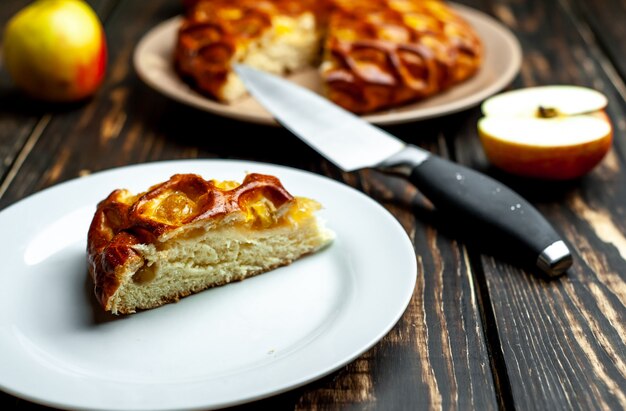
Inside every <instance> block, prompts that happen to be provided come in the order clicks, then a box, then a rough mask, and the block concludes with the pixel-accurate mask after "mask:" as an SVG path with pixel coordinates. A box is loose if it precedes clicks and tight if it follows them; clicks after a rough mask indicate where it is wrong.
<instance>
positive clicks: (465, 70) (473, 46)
mask: <svg viewBox="0 0 626 411" xmlns="http://www.w3.org/2000/svg"><path fill="white" fill-rule="evenodd" d="M307 11H311V12H313V13H314V14H315V16H316V24H317V25H318V26H319V27H322V28H325V29H326V31H327V35H326V38H325V41H324V42H323V45H321V49H322V50H321V51H322V53H323V64H322V66H321V69H320V70H321V75H322V78H323V82H324V84H325V92H326V95H327V96H328V98H329V99H331V100H332V101H334V102H335V103H337V104H339V105H341V106H343V107H344V108H346V109H348V110H350V111H353V112H355V113H368V112H373V111H377V110H381V109H385V108H391V107H397V106H400V105H402V104H405V103H407V102H409V101H413V100H419V99H422V98H425V97H428V96H432V95H434V94H437V93H440V92H442V91H443V90H446V89H448V88H449V87H451V86H453V85H455V84H458V83H459V82H461V81H464V80H465V79H467V78H469V77H471V76H472V75H474V74H475V73H476V71H477V70H478V69H479V67H480V64H481V61H482V53H483V51H482V45H481V42H480V39H479V38H478V36H477V35H476V33H475V32H474V31H473V29H472V28H471V27H470V26H469V24H468V23H467V22H465V21H464V20H463V19H462V18H461V17H460V16H458V15H457V14H456V13H455V12H454V11H453V10H452V9H450V8H449V7H448V6H447V5H446V4H445V3H443V2H441V1H437V0H316V1H312V0H304V1H303V0H300V1H291V0H260V1H256V0H206V1H205V0H199V1H194V2H189V9H188V13H187V15H186V17H185V19H184V22H183V24H182V26H181V28H180V31H179V36H178V42H177V47H176V52H175V62H176V67H177V70H178V71H179V73H180V74H181V75H182V76H183V77H185V78H189V79H191V80H192V82H193V83H194V84H195V86H196V87H197V88H198V89H199V90H201V91H203V92H205V93H207V94H209V95H210V96H213V97H215V98H217V99H221V100H228V98H225V97H224V95H225V94H228V93H225V92H224V88H225V87H226V84H227V82H228V81H229V76H230V75H231V73H232V71H231V65H232V62H233V61H241V60H240V58H241V55H242V50H244V49H245V48H246V47H247V45H248V44H249V43H251V42H252V41H254V40H257V39H259V38H261V37H262V36H263V35H264V33H266V32H267V31H268V30H269V28H270V27H271V26H272V24H273V23H272V22H273V19H274V18H275V17H276V16H281V15H284V16H298V15H301V14H303V13H306V12H307ZM255 47H257V46H255Z"/></svg>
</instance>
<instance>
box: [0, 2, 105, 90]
mask: <svg viewBox="0 0 626 411" xmlns="http://www.w3.org/2000/svg"><path fill="white" fill-rule="evenodd" d="M3 48H4V61H5V65H6V67H7V70H8V72H9V74H10V76H11V78H12V79H13V81H14V82H15V83H16V85H17V86H18V87H20V88H21V89H22V90H24V91H25V92H26V93H28V94H29V95H31V96H32V97H35V98H37V99H42V100H47V101H52V102H71V101H77V100H81V99H84V98H86V97H88V96H90V95H92V94H93V93H95V91H96V90H97V89H98V88H99V86H100V85H101V84H102V82H103V80H104V76H105V70H106V59H107V47H106V39H105V36H104V31H103V29H102V25H101V23H100V20H99V19H98V17H97V15H96V14H95V13H94V11H93V10H92V9H91V8H90V7H89V5H87V4H86V3H84V2H83V1H79V0H38V1H36V2H34V3H32V4H30V5H29V6H27V7H25V8H24V9H22V10H21V11H19V12H18V13H17V14H16V15H15V16H13V18H11V20H10V21H9V23H8V24H7V27H6V29H5V33H4V45H3Z"/></svg>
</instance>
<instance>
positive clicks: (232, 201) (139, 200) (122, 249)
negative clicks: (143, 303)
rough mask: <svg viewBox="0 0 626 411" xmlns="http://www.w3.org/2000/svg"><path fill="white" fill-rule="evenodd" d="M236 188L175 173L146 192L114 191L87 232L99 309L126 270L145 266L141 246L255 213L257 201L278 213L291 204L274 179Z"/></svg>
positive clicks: (256, 177)
mask: <svg viewBox="0 0 626 411" xmlns="http://www.w3.org/2000/svg"><path fill="white" fill-rule="evenodd" d="M234 185H235V184H234V183H232V182H226V183H219V182H216V181H207V180H204V179H203V178H202V177H200V176H198V175H195V174H177V175H174V176H172V177H171V178H170V179H169V180H168V181H166V182H164V183H162V184H159V185H156V186H153V187H151V188H150V189H149V190H148V191H147V192H145V193H141V194H138V195H131V194H130V193H129V192H128V191H127V190H115V191H113V192H112V193H111V194H110V195H109V196H108V197H107V198H106V199H105V200H103V201H101V202H100V203H99V204H98V207H97V210H96V212H95V215H94V218H93V220H92V223H91V226H90V227H89V232H88V241H87V253H88V263H89V273H90V275H91V277H92V279H93V281H94V291H95V294H96V297H97V299H98V301H99V302H100V303H101V304H102V305H103V307H104V308H105V309H107V310H110V309H111V307H110V299H111V297H112V296H113V295H114V293H115V292H116V291H117V290H118V288H119V287H120V284H121V283H122V282H123V281H124V280H125V278H124V277H123V276H124V275H125V273H126V272H127V271H128V267H132V266H136V267H140V266H141V265H143V258H142V257H141V255H140V254H139V253H138V251H137V249H136V247H137V246H138V245H139V244H154V243H156V242H157V241H160V240H162V239H163V238H165V237H167V236H168V235H171V234H172V233H173V232H175V231H176V230H178V229H181V228H187V227H188V228H190V229H193V227H194V226H195V225H198V224H205V225H206V223H207V222H210V221H217V220H220V219H223V218H224V217H225V216H228V215H232V214H235V213H237V212H241V211H243V212H246V213H251V212H254V210H251V209H250V205H251V204H254V203H255V202H257V201H258V200H259V199H262V200H263V201H269V202H270V203H271V204H272V206H273V207H275V208H276V209H278V208H280V207H281V206H283V205H285V204H287V203H289V202H293V201H295V199H294V197H293V196H292V195H291V194H289V193H288V192H287V191H286V190H285V188H284V187H283V186H282V184H281V183H280V181H279V180H278V179H277V178H276V177H273V176H269V175H263V174H248V175H247V176H246V178H245V179H244V181H243V183H241V185H236V186H234ZM233 186H234V187H233ZM253 223H254V222H253ZM252 228H254V226H253V227H252ZM136 270H137V268H135V271H136ZM187 294H188V293H187ZM179 296H182V295H179ZM179 296H177V297H176V298H174V299H177V298H178V297H179ZM168 300H171V298H170V299H166V300H164V301H163V302H167V301H168Z"/></svg>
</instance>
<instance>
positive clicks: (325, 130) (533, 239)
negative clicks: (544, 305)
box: [234, 65, 572, 277]
mask: <svg viewBox="0 0 626 411" xmlns="http://www.w3.org/2000/svg"><path fill="white" fill-rule="evenodd" d="M234 69H235V71H236V73H237V74H238V75H239V77H240V78H241V80H242V81H243V83H244V85H245V86H246V88H247V90H248V91H249V92H250V94H252V96H253V97H254V98H255V99H256V100H257V101H258V102H259V103H261V105H263V106H264V107H265V108H266V109H267V110H268V111H269V112H270V113H271V114H272V115H273V116H274V118H275V119H276V120H277V121H278V122H279V123H280V124H282V125H283V126H285V128H287V129H288V130H290V131H291V132H292V133H293V134H295V135H296V136H298V137H299V138H300V139H302V140H303V141H304V142H305V143H307V144H309V145H310V146H311V147H312V148H314V149H315V150H316V151H317V152H318V153H320V154H321V155H322V156H324V157H325V158H327V159H328V160H329V161H331V162H332V163H334V164H335V165H336V166H338V167H339V168H341V169H342V170H344V171H354V170H358V169H361V168H377V169H381V170H383V171H389V172H394V173H396V174H401V175H403V176H404V177H406V178H407V179H408V180H409V181H410V182H411V183H413V184H414V185H415V186H416V187H417V188H418V189H419V190H420V191H421V192H422V194H424V195H425V196H426V197H427V198H428V199H429V200H430V201H431V202H432V203H433V205H434V206H435V208H436V209H437V210H439V211H441V212H444V213H448V214H449V215H451V216H453V217H455V218H457V219H459V221H463V222H464V223H467V224H469V225H470V226H471V227H473V228H474V229H476V230H480V231H478V233H479V234H480V235H493V236H497V238H498V241H506V242H507V247H510V248H511V252H514V253H516V254H518V258H519V259H521V260H523V261H524V262H525V263H526V264H528V265H529V266H534V267H536V268H539V269H540V270H541V271H542V272H544V273H545V274H547V275H548V276H551V277H554V276H558V275H560V274H562V273H564V272H565V271H566V270H567V269H568V268H569V267H570V266H571V265H572V255H571V253H570V250H569V248H568V247H567V245H566V244H565V242H564V241H563V239H561V237H560V236H559V235H558V234H557V232H556V231H555V230H554V228H553V227H552V226H551V225H550V223H549V222H548V221H547V220H546V219H545V218H544V217H543V216H542V215H541V213H540V212H539V211H538V210H537V209H536V208H535V207H533V206H532V205H531V204H530V203H529V202H528V201H526V200H525V199H524V198H523V197H522V196H520V195H519V194H517V193H516V192H514V191H513V190H512V189H510V188H508V187H507V186H505V185H504V184H502V183H501V182H499V181H497V180H495V179H493V178H491V177H488V176H486V175H485V174H482V173H480V172H478V171H476V170H473V169H471V168H468V167H464V166H461V165H460V164H456V163H453V162H451V161H448V160H445V159H443V158H441V157H438V156H436V155H434V154H432V153H430V152H429V151H426V150H424V149H421V148H419V147H417V146H414V145H410V144H406V143H405V142H403V141H402V140H400V139H399V138H397V137H395V136H393V135H392V134H390V133H388V132H386V131H384V130H382V129H380V128H378V127H376V126H374V125H371V124H369V123H367V122H366V121H364V120H362V119H360V118H359V117H358V116H356V115H354V114H352V113H350V112H348V111H346V110H344V109H343V108H341V107H339V106H337V105H335V104H333V103H331V102H330V101H328V100H327V99H325V98H323V97H321V96H319V95H318V94H316V93H314V92H312V91H310V90H308V89H305V88H303V87H300V86H298V85H296V84H294V83H292V82H290V81H288V80H285V79H283V78H281V77H278V76H275V75H272V74H269V73H266V72H263V71H259V70H256V69H253V68H251V67H248V66H244V65H236V66H235V68H234Z"/></svg>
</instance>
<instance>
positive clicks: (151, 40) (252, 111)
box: [134, 5, 522, 125]
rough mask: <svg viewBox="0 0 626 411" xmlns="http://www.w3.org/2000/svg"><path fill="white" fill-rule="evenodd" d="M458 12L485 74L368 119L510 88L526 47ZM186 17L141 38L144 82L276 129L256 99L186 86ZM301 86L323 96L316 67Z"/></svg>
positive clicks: (387, 118)
mask: <svg viewBox="0 0 626 411" xmlns="http://www.w3.org/2000/svg"><path fill="white" fill-rule="evenodd" d="M454 8H455V9H456V10H457V11H458V12H459V14H460V15H461V16H463V17H464V18H465V19H466V20H467V21H468V22H469V23H470V24H471V25H472V26H473V27H474V29H475V30H476V32H477V33H478V35H479V36H480V38H481V40H482V41H483V44H484V46H485V58H484V62H483V66H482V67H481V69H480V71H479V72H478V73H477V74H476V75H475V76H474V77H472V78H471V79H469V80H468V81H466V82H464V83H462V84H459V85H457V86H455V87H453V88H451V89H450V90H448V91H446V92H445V93H442V94H439V95H436V96H434V97H431V98H428V99H426V100H423V101H419V102H416V103H412V104H407V105H405V106H402V107H399V108H395V109H393V110H386V111H381V112H377V113H373V114H369V115H365V116H363V118H364V119H365V120H367V121H369V122H371V123H374V124H380V125H384V124H399V123H406V122H410V121H416V120H422V119H426V118H432V117H438V116H442V115H446V114H450V113H454V112H457V111H461V110H464V109H467V108H469V107H473V106H475V105H477V104H479V103H480V102H481V101H483V100H484V99H486V98H487V97H489V96H491V95H493V94H495V93H497V92H498V91H500V90H502V89H503V88H504V87H506V86H507V85H508V84H509V83H510V82H511V81H512V80H513V78H514V77H515V76H516V75H517V73H518V71H519V69H520V65H521V56H522V52H521V47H520V45H519V42H518V41H517V39H516V38H515V36H514V35H513V34H512V33H511V32H510V31H509V30H508V29H507V28H506V27H504V26H503V25H502V24H500V23H499V22H497V21H495V20H494V19H493V18H491V17H489V16H487V15H486V14H484V13H481V12H479V11H476V10H474V9H471V8H469V7H465V6H460V5H454ZM181 19H182V18H181V17H173V18H171V19H169V20H166V21H164V22H162V23H161V24H159V25H157V26H156V27H154V28H153V29H152V30H150V31H149V32H148V33H146V34H145V36H144V37H143V38H142V39H141V41H140V42H139V44H138V45H137V48H136V49H135V54H134V65H135V68H136V70H137V73H138V74H139V76H140V77H141V79H142V80H143V81H144V82H146V84H148V85H149V86H150V87H152V88H154V89H155V90H157V91H159V92H160V93H162V94H164V95H166V96H168V97H170V98H172V99H174V100H177V101H179V102H181V103H184V104H187V105H190V106H193V107H196V108H199V109H201V110H206V111H208V112H211V113H213V114H217V115H221V116H225V117H230V118H233V119H238V120H241V121H248V122H253V123H260V124H268V125H276V122H275V121H274V119H273V118H272V116H271V115H270V114H269V113H268V112H267V111H266V110H265V109H264V108H263V107H261V105H259V103H257V102H256V100H254V99H253V98H252V97H246V98H243V99H241V100H239V101H237V102H235V103H233V104H222V103H219V102H217V101H214V100H211V99H210V98H208V97H206V96H204V95H202V94H200V93H198V92H197V91H195V90H194V89H193V88H191V87H190V86H189V85H188V84H187V83H185V82H184V81H183V80H181V78H180V77H179V76H178V74H177V73H176V72H175V71H174V67H173V50H174V46H175V42H176V36H177V30H178V27H179V25H180V22H181ZM288 78H289V79H290V80H292V81H293V82H295V83H298V84H300V85H303V86H304V87H307V88H309V89H312V90H314V91H316V92H321V89H322V87H321V81H320V77H319V75H318V72H317V70H316V69H314V68H311V69H308V70H304V71H302V72H299V73H294V74H292V75H290V76H289V77H288Z"/></svg>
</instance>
